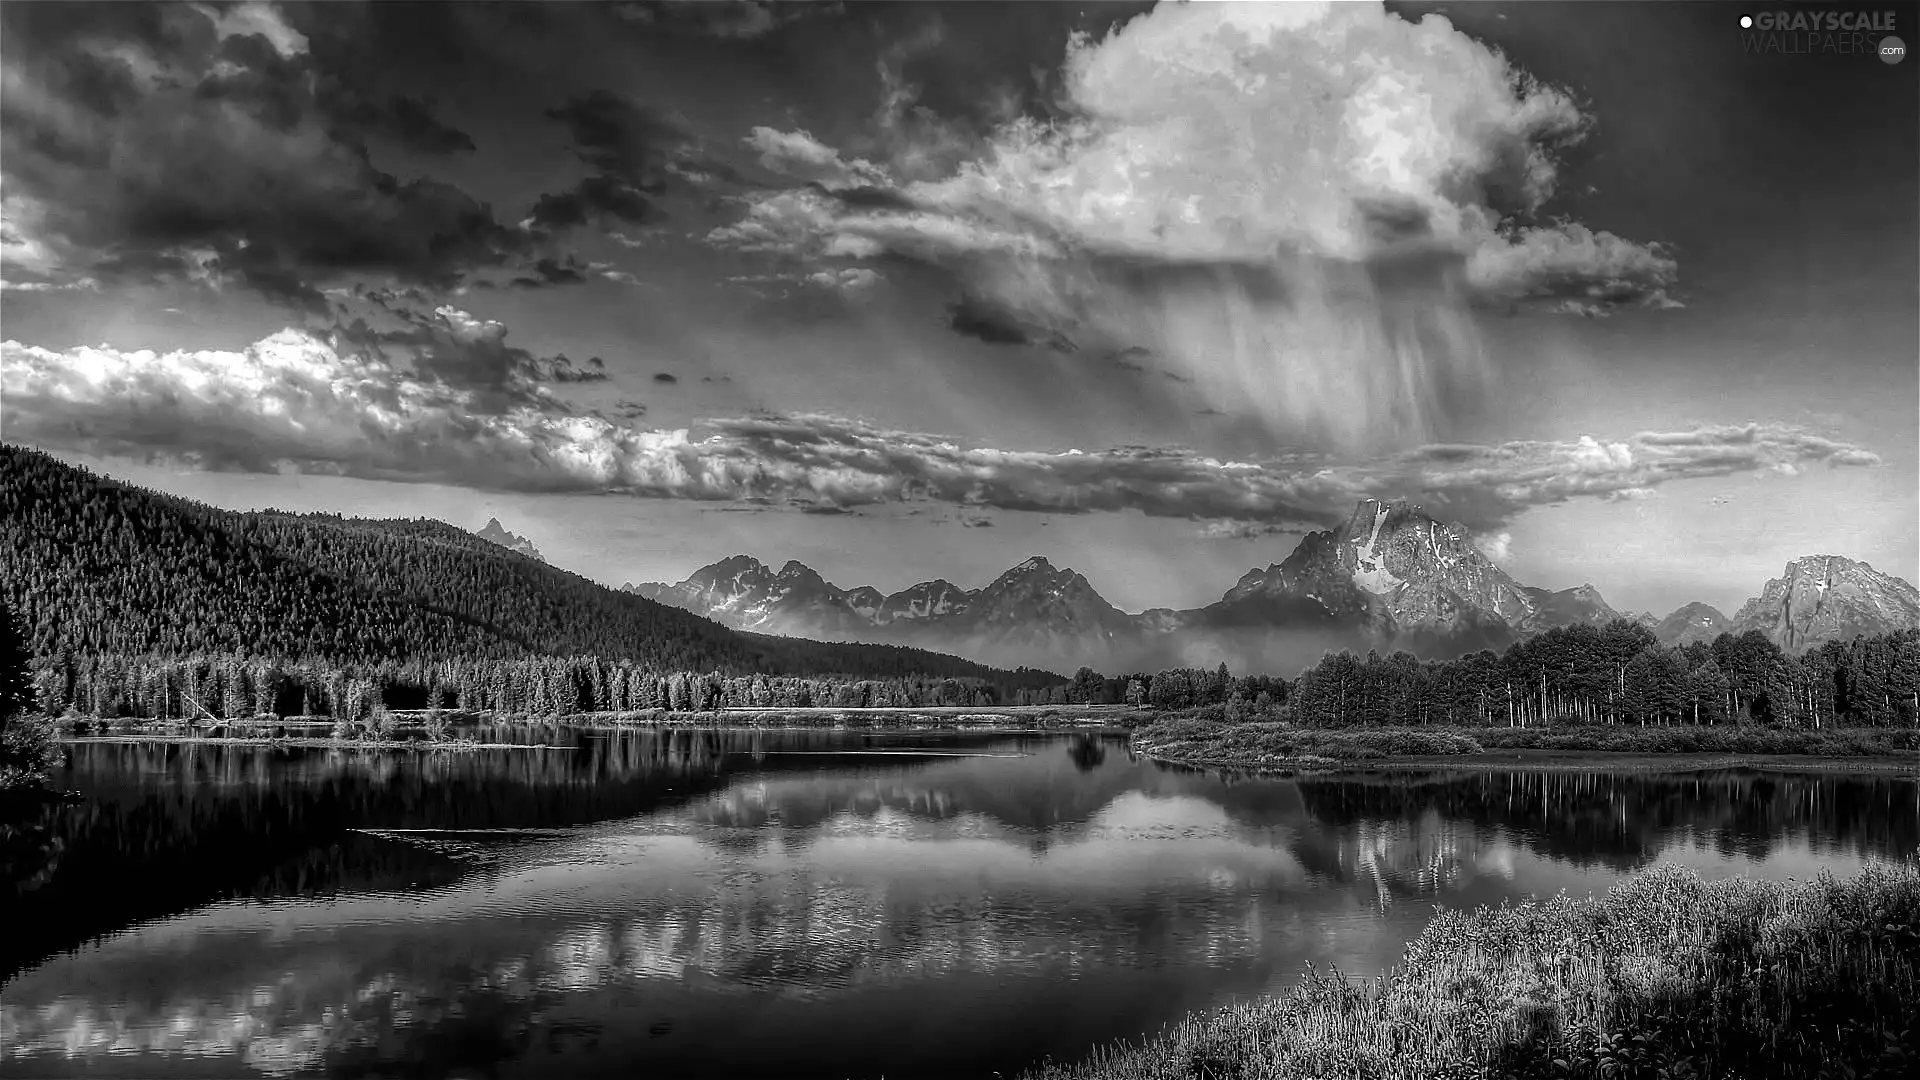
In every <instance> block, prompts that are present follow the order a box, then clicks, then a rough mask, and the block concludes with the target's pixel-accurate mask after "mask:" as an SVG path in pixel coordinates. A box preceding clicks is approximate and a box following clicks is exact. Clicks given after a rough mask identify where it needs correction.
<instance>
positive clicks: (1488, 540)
mask: <svg viewBox="0 0 1920 1080" xmlns="http://www.w3.org/2000/svg"><path fill="white" fill-rule="evenodd" d="M1473 546H1474V547H1475V548H1476V549H1478V550H1479V552H1480V553H1481V554H1482V555H1485V556H1486V557H1487V558H1489V559H1492V560H1493V561H1494V562H1496V563H1498V564H1500V565H1501V566H1506V565H1507V564H1509V563H1511V562H1512V561H1513V534H1512V533H1510V532H1508V531H1506V530H1505V529H1501V530H1500V531H1498V532H1486V533H1481V534H1479V535H1478V536H1475V537H1474V538H1473Z"/></svg>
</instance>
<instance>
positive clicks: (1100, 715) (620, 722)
mask: <svg viewBox="0 0 1920 1080" xmlns="http://www.w3.org/2000/svg"><path fill="white" fill-rule="evenodd" d="M1151 715H1152V714H1150V713H1147V712H1143V711H1142V710H1137V709H1132V708H1129V707H1127V706H1124V705H1068V706H1060V705H1008V706H935V707H927V708H921V707H878V708H834V707H817V708H789V707H769V708H739V709H722V710H718V711H710V712H697V713H696V712H667V711H665V710H659V709H653V710H646V711H640V712H599V713H568V714H563V715H559V716H530V715H526V714H498V713H482V712H475V711H468V710H454V709H444V710H424V709H421V710H411V709H410V710H398V709H396V710H392V711H389V712H387V713H385V714H384V715H382V716H380V717H378V718H374V719H367V720H359V721H353V722H350V723H348V724H346V725H344V727H343V725H341V724H339V723H337V722H336V721H335V720H333V719H332V718H329V717H325V716H285V717H280V716H267V715H260V716H254V717H243V718H235V719H226V720H218V721H215V720H209V719H206V718H202V719H200V720H198V721H197V722H188V721H183V720H148V719H136V718H125V717H122V718H104V717H81V716H67V717H63V718H61V721H60V723H59V737H60V741H61V742H62V743H70V744H85V743H128V742H139V743H176V744H200V743H205V744H210V745H236V746H283V747H320V748H326V747H354V748H358V749H368V750H440V749H449V750H475V749H503V750H504V749H516V750H517V749H559V748H561V747H555V746H548V745H546V744H539V743H520V742H497V741H487V740H486V739H485V738H484V737H483V738H478V739H476V738H475V737H474V736H473V735H472V734H471V732H472V731H473V729H475V728H491V729H494V730H496V731H497V730H500V729H513V730H519V731H547V730H554V729H559V728H571V729H580V730H589V731H591V730H603V731H604V730H632V729H640V728H647V729H655V730H688V729H711V728H761V729H767V730H816V731H818V730H860V731H866V730H871V731H886V732H915V731H984V732H994V733H1004V734H1009V735H1015V734H1022V733H1043V732H1055V731H1089V732H1106V733H1116V734H1117V733H1121V732H1125V731H1128V730H1131V729H1132V728H1134V727H1137V726H1139V725H1141V724H1143V723H1145V722H1147V721H1148V720H1150V719H1151Z"/></svg>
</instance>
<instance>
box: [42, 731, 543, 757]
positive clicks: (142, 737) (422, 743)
mask: <svg viewBox="0 0 1920 1080" xmlns="http://www.w3.org/2000/svg"><path fill="white" fill-rule="evenodd" d="M89 743H118V744H122V745H133V744H145V745H173V746H285V747H295V748H299V749H305V750H438V751H449V752H455V753H459V752H465V751H468V750H571V749H573V747H571V746H555V745H554V744H552V743H482V742H473V741H471V740H461V739H448V740H445V741H442V742H431V741H428V740H426V739H326V738H305V737H300V736H292V737H284V736H272V735H163V734H158V733H156V734H151V735H147V734H126V735H75V736H64V737H62V738H61V739H60V745H62V746H80V745H85V744H89Z"/></svg>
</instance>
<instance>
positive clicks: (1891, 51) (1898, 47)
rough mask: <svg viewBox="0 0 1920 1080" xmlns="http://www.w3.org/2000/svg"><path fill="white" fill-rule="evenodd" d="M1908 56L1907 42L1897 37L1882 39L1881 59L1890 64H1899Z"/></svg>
mask: <svg viewBox="0 0 1920 1080" xmlns="http://www.w3.org/2000/svg"><path fill="white" fill-rule="evenodd" d="M1906 58H1907V43H1906V42H1904V41H1901V40H1900V39H1899V38H1897V37H1892V36H1888V37H1884V38H1881V39H1880V59H1881V60H1884V61H1886V62H1887V63H1889V64H1897V63H1899V62H1900V61H1902V60H1905V59H1906Z"/></svg>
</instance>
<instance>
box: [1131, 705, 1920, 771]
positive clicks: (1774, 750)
mask: <svg viewBox="0 0 1920 1080" xmlns="http://www.w3.org/2000/svg"><path fill="white" fill-rule="evenodd" d="M1133 746H1134V749H1136V750H1138V751H1139V752H1141V753H1142V754H1144V755H1146V756H1147V757H1149V758H1151V759H1153V760H1155V761H1159V762H1164V763H1166V764H1169V765H1184V766H1190V767H1194V768H1213V769H1229V770H1235V771H1242V772H1254V773H1295V772H1302V771H1326V770H1350V769H1356V768H1363V769H1381V768H1462V767H1471V768H1495V769H1498V768H1508V769H1539V768H1556V769H1566V768H1572V769H1578V768H1589V769H1619V768H1645V767H1664V768H1700V767H1709V766H1714V765H1751V766H1765V765H1769V764H1781V765H1786V764H1791V765H1792V766H1793V767H1795V768H1808V767H1813V768H1854V769H1858V768H1871V769H1874V770H1876V771H1885V770H1920V735H1917V734H1916V733H1915V732H1913V731H1911V730H1907V729H1893V728H1839V729H1824V730H1812V731H1809V730H1802V729H1780V728H1762V727H1753V726H1740V727H1734V726H1721V727H1639V726H1637V725H1636V726H1632V727H1627V726H1619V727H1599V726H1596V727H1537V728H1349V729H1331V730H1329V729H1309V728H1295V727H1291V726H1288V725H1285V724H1280V723H1274V722H1256V723H1233V722H1227V721H1219V720H1211V719H1202V718H1198V717H1191V716H1185V717H1168V718H1165V719H1161V720H1158V721H1156V722H1154V723H1152V724H1149V725H1147V726H1145V727H1143V728H1141V729H1140V730H1138V731H1136V732H1135V733H1134V735H1133Z"/></svg>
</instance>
